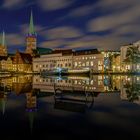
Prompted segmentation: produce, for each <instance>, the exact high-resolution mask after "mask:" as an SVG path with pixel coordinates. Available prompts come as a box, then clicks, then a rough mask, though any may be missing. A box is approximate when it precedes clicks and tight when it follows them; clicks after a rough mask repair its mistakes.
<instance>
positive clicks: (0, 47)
mask: <svg viewBox="0 0 140 140" xmlns="http://www.w3.org/2000/svg"><path fill="white" fill-rule="evenodd" d="M0 56H7V47H6V41H5V32H4V31H3V33H2V36H1V41H0Z"/></svg>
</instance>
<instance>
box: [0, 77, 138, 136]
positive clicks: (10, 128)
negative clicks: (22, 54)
mask: <svg viewBox="0 0 140 140" xmlns="http://www.w3.org/2000/svg"><path fill="white" fill-rule="evenodd" d="M0 135H1V136H2V137H4V138H5V139H6V138H10V139H21V138H32V137H36V138H37V137H39V138H45V139H52V138H56V139H68V138H69V139H74V138H79V139H89V138H90V139H140V76H138V75H136V76H127V75H123V76H121V75H111V76H110V75H94V76H91V77H79V76H69V77H41V76H39V75H34V76H32V75H18V76H14V77H10V78H1V79H0Z"/></svg>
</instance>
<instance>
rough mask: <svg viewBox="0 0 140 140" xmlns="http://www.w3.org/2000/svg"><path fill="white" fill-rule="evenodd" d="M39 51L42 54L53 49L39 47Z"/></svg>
mask: <svg viewBox="0 0 140 140" xmlns="http://www.w3.org/2000/svg"><path fill="white" fill-rule="evenodd" d="M37 51H38V53H39V54H40V55H43V54H49V53H52V49H50V48H40V47H37Z"/></svg>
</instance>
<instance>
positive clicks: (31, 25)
mask: <svg viewBox="0 0 140 140" xmlns="http://www.w3.org/2000/svg"><path fill="white" fill-rule="evenodd" d="M29 34H35V29H34V22H33V13H32V11H31V16H30V26H29Z"/></svg>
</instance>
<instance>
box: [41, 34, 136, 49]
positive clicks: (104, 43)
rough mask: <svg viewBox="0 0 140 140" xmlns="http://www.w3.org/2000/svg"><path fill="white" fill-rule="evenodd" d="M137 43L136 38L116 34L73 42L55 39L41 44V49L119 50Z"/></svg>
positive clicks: (87, 37)
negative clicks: (126, 45) (125, 45)
mask: <svg viewBox="0 0 140 140" xmlns="http://www.w3.org/2000/svg"><path fill="white" fill-rule="evenodd" d="M134 41H136V37H135V36H134V37H131V36H117V35H115V34H113V35H112V34H110V35H104V36H98V35H84V36H82V37H79V38H75V39H73V40H65V39H54V40H49V41H44V42H42V43H40V44H39V46H40V47H46V48H48V47H49V48H53V49H55V48H65V49H86V48H87V49H89V48H97V49H99V50H119V48H120V47H121V46H122V45H124V44H128V43H130V42H134Z"/></svg>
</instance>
